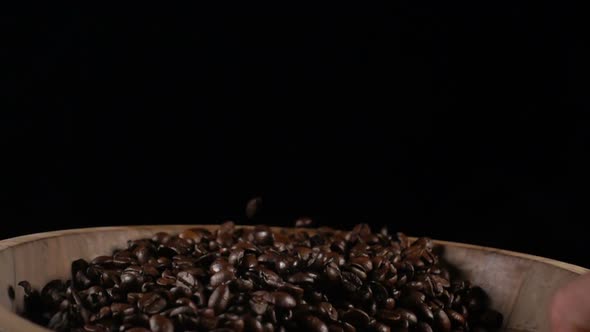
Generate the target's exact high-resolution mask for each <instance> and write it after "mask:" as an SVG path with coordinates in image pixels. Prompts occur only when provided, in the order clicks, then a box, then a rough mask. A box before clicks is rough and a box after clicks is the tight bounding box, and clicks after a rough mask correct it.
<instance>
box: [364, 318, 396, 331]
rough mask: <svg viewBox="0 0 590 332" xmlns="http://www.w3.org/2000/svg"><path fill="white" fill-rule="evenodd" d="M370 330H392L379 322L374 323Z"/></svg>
mask: <svg viewBox="0 0 590 332" xmlns="http://www.w3.org/2000/svg"><path fill="white" fill-rule="evenodd" d="M369 330H370V331H373V332H390V331H391V328H390V327H389V326H387V325H386V324H383V323H380V322H378V321H374V322H373V323H371V325H370V326H369Z"/></svg>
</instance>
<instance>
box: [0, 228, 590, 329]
mask: <svg viewBox="0 0 590 332" xmlns="http://www.w3.org/2000/svg"><path fill="white" fill-rule="evenodd" d="M188 227H190V226H187V225H176V226H141V227H104V228H93V229H79V230H70V231H58V232H51V233H43V234H37V235H29V236H25V237H20V238H14V239H9V240H5V241H0V331H2V332H3V331H32V332H35V331H46V330H45V329H43V328H41V327H39V326H36V325H34V324H32V323H30V322H28V321H26V320H24V319H22V318H20V317H18V316H17V315H16V314H14V313H15V312H20V311H21V310H22V306H23V303H22V298H23V292H22V289H21V288H20V287H17V283H18V282H19V281H21V280H28V281H29V282H31V284H32V285H33V286H34V287H36V288H39V289H40V288H41V287H42V286H43V285H44V284H45V283H46V282H48V281H49V280H52V279H64V278H67V276H69V271H70V263H71V261H73V260H75V259H78V258H84V259H91V258H93V257H95V256H98V255H101V254H105V253H110V252H111V251H112V250H113V249H115V248H123V247H125V246H126V243H127V240H129V239H138V238H142V237H150V236H151V235H152V234H154V233H155V232H158V231H167V232H179V231H181V230H183V229H186V228H188ZM193 227H194V226H193ZM198 227H205V228H210V229H213V228H215V227H217V226H198ZM286 231H288V232H289V231H292V230H290V229H286ZM436 243H437V244H438V245H439V249H440V250H442V255H443V257H444V259H445V260H446V261H447V262H448V263H450V264H451V265H452V266H454V267H455V268H457V269H458V270H460V271H461V274H462V277H465V278H467V279H469V280H471V281H472V282H473V283H474V284H477V285H480V286H482V287H483V288H484V289H485V290H486V291H487V292H488V293H489V295H490V297H491V298H492V306H493V308H494V309H496V310H498V311H500V312H501V313H502V314H503V315H504V322H505V328H504V330H505V331H549V326H548V318H547V316H548V315H547V311H546V310H547V306H548V303H549V301H550V299H551V296H552V294H553V293H554V291H555V289H556V288H557V287H559V286H561V285H562V284H563V283H565V282H568V281H570V280H572V279H573V278H575V277H576V276H578V275H579V274H582V273H584V272H586V271H587V270H586V269H584V268H581V267H577V266H574V265H569V264H565V263H561V262H557V261H553V260H549V259H544V258H540V257H534V256H530V255H524V254H519V253H514V252H508V251H503V250H497V249H491V248H485V247H479V246H473V245H466V244H459V243H451V242H443V241H436ZM9 286H12V287H14V289H15V290H16V300H14V301H13V300H11V299H10V298H9V296H8V294H7V289H8V287H9Z"/></svg>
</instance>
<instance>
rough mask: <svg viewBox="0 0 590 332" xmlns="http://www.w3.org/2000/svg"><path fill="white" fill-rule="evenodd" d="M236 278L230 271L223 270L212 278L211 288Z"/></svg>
mask: <svg viewBox="0 0 590 332" xmlns="http://www.w3.org/2000/svg"><path fill="white" fill-rule="evenodd" d="M235 278H236V276H235V275H234V273H233V272H232V271H230V270H229V269H223V270H221V271H219V272H217V273H215V274H214V275H212V276H211V279H210V280H209V284H210V285H211V287H217V286H219V285H221V284H223V283H225V282H228V281H230V280H233V279H235Z"/></svg>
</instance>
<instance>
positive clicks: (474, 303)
mask: <svg viewBox="0 0 590 332" xmlns="http://www.w3.org/2000/svg"><path fill="white" fill-rule="evenodd" d="M259 204H260V201H259V200H253V201H252V202H251V204H250V206H249V212H248V213H249V214H250V215H251V216H252V217H253V216H254V214H255V212H256V211H255V210H256V209H257V208H258V205H259ZM310 223H311V221H310V219H300V220H299V221H298V222H297V226H298V227H306V226H309V224H310ZM432 249H433V245H432V242H431V241H430V239H428V238H421V239H418V240H417V241H415V242H413V243H412V242H411V241H410V240H409V239H408V238H407V237H406V236H405V235H403V234H401V233H397V234H394V235H391V234H390V233H389V232H388V231H387V229H384V230H381V232H379V233H372V232H371V229H370V228H369V226H368V225H366V224H360V225H357V226H355V227H354V229H353V230H352V231H350V232H345V231H338V230H334V229H331V228H319V229H317V230H314V231H313V232H312V231H310V230H306V229H303V228H299V229H291V230H290V231H289V232H286V231H279V232H277V231H273V230H272V229H271V228H270V227H268V226H265V225H259V226H256V227H253V228H240V227H236V226H235V225H234V224H233V223H232V222H227V223H224V224H222V225H220V227H219V228H218V229H217V230H215V231H208V230H205V229H203V228H191V229H187V230H185V231H183V232H182V233H180V234H178V235H174V234H170V233H165V232H160V233H157V234H155V235H154V236H152V237H151V238H148V239H139V240H130V241H128V243H127V249H124V250H117V251H115V252H114V253H113V254H112V255H103V256H98V257H96V258H94V259H93V260H91V261H89V262H88V261H85V260H83V259H78V260H76V261H74V262H72V263H71V271H70V278H71V279H70V280H68V281H67V282H63V281H60V280H53V281H51V282H49V283H48V284H47V285H45V287H43V288H42V290H41V292H38V291H37V290H35V289H34V288H33V287H32V286H31V285H30V284H29V283H28V282H26V281H23V282H20V283H19V286H21V287H23V289H24V293H25V315H26V316H27V317H28V318H29V319H31V320H33V321H35V322H37V323H39V324H42V325H44V326H46V327H48V328H50V329H53V330H57V331H77V332H80V331H106V332H116V331H135V332H138V331H152V332H173V331H217V332H225V331H238V332H248V331H257V332H275V331H277V332H289V331H310V332H311V331H319V332H356V331H374V332H391V331H412V332H434V331H437V332H438V331H441V332H451V331H492V330H494V329H497V328H499V327H500V326H501V324H502V315H501V314H499V313H498V312H496V311H493V310H491V309H490V308H489V302H490V301H489V298H488V297H487V295H486V293H485V292H484V290H483V289H481V288H480V287H477V286H472V285H471V284H470V283H469V282H467V281H462V280H456V279H454V278H453V277H452V275H451V274H450V273H449V271H448V270H447V269H446V268H445V266H444V265H443V264H440V263H439V258H438V257H437V256H436V255H435V254H434V253H433V251H432ZM9 292H10V295H11V296H14V295H13V292H14V290H11V289H9Z"/></svg>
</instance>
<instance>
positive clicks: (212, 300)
mask: <svg viewBox="0 0 590 332" xmlns="http://www.w3.org/2000/svg"><path fill="white" fill-rule="evenodd" d="M230 296H231V293H230V290H229V286H228V285H227V284H221V285H219V286H217V288H215V290H214V291H213V293H211V296H210V297H209V302H208V304H207V306H208V307H209V308H212V309H213V310H214V311H215V313H221V312H223V311H224V310H225V308H227V305H228V304H229V298H230Z"/></svg>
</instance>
